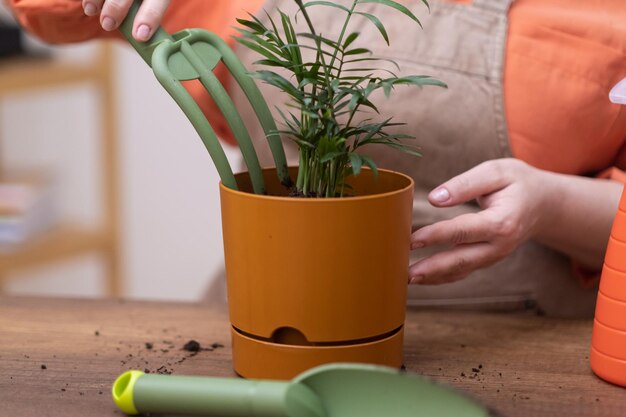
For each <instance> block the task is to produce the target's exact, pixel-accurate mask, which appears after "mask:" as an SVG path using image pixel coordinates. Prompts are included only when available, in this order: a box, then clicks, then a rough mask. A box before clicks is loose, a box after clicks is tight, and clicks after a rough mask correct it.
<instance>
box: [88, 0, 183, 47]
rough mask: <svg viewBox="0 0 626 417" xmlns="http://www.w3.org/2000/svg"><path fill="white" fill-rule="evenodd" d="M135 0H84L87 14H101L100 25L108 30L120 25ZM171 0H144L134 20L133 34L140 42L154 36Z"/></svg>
mask: <svg viewBox="0 0 626 417" xmlns="http://www.w3.org/2000/svg"><path fill="white" fill-rule="evenodd" d="M133 1H134V0H82V2H83V9H84V10H85V14H86V15H87V16H96V15H98V14H99V15H100V25H101V26H102V28H103V29H104V30H106V31H108V32H110V31H113V30H115V29H117V28H118V27H119V25H120V24H121V23H122V21H123V20H124V18H125V17H126V15H127V14H128V9H129V8H130V5H131V4H132V3H133ZM170 1H171V0H144V1H143V2H142V4H141V7H140V8H139V12H137V16H136V17H135V21H134V22H133V36H134V37H135V39H137V40H138V41H140V42H145V41H147V40H148V39H150V38H151V37H152V35H153V34H154V31H155V29H156V28H157V27H158V26H159V25H160V24H161V20H163V15H164V14H165V10H167V7H168V6H169V4H170Z"/></svg>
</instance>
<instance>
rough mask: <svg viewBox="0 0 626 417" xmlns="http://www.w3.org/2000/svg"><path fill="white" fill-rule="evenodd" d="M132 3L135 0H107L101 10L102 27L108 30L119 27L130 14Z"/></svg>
mask: <svg viewBox="0 0 626 417" xmlns="http://www.w3.org/2000/svg"><path fill="white" fill-rule="evenodd" d="M132 3H133V0H105V2H104V4H103V5H102V11H101V12H100V25H101V26H102V29H104V30H106V31H108V32H110V31H112V30H115V29H117V28H118V27H119V25H120V23H122V21H123V20H124V18H125V17H126V15H127V14H128V9H130V5H131V4H132Z"/></svg>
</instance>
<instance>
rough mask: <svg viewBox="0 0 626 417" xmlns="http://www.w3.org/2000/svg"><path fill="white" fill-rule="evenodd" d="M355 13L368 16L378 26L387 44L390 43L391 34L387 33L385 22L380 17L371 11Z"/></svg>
mask: <svg viewBox="0 0 626 417" xmlns="http://www.w3.org/2000/svg"><path fill="white" fill-rule="evenodd" d="M355 14H358V15H361V16H363V17H366V18H367V19H368V20H369V21H370V22H372V23H373V24H374V25H375V26H376V28H377V29H378V31H379V32H380V34H381V35H382V36H383V39H384V40H385V42H386V43H387V45H389V35H388V34H387V30H386V29H385V26H384V25H383V22H381V21H380V19H379V18H377V17H376V16H374V15H373V14H370V13H363V12H355Z"/></svg>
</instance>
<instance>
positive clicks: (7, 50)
mask: <svg viewBox="0 0 626 417" xmlns="http://www.w3.org/2000/svg"><path fill="white" fill-rule="evenodd" d="M22 54H24V42H23V37H22V30H21V29H20V28H19V26H16V25H15V24H11V23H6V22H3V21H2V20H0V58H5V57H9V56H14V55H22Z"/></svg>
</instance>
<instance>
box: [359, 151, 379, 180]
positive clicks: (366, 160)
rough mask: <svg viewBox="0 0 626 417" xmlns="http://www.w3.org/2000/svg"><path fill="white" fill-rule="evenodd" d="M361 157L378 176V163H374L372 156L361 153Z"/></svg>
mask: <svg viewBox="0 0 626 417" xmlns="http://www.w3.org/2000/svg"><path fill="white" fill-rule="evenodd" d="M361 159H362V160H363V162H364V163H365V165H367V166H368V167H369V168H370V169H371V170H372V172H373V173H374V176H378V168H377V167H376V164H375V163H374V161H373V160H372V158H370V157H369V156H367V155H361Z"/></svg>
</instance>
